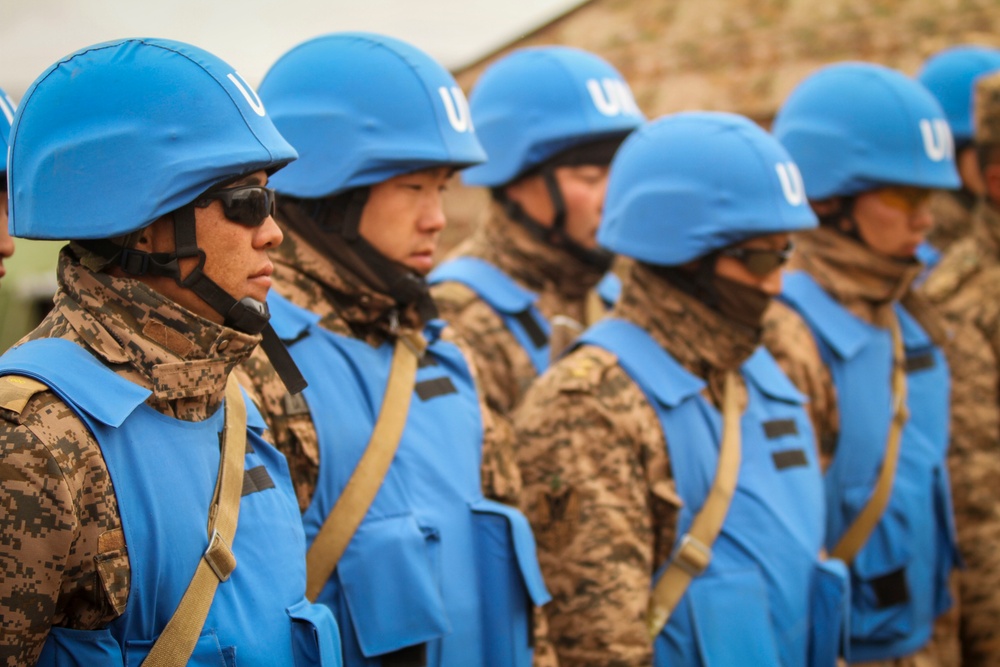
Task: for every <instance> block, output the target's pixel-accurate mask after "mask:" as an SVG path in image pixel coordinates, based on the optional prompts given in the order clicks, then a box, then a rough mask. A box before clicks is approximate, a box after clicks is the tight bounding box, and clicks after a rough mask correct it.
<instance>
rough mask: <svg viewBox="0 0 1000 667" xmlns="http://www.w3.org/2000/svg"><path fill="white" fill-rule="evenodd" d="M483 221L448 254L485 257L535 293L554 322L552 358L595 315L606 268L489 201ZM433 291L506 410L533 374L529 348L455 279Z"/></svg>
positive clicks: (490, 395) (489, 393)
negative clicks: (540, 235) (560, 245)
mask: <svg viewBox="0 0 1000 667" xmlns="http://www.w3.org/2000/svg"><path fill="white" fill-rule="evenodd" d="M490 206H491V208H490V210H489V216H488V217H487V219H486V220H485V223H484V224H483V225H482V226H480V228H479V229H478V230H477V231H476V232H475V233H474V234H473V236H472V237H471V238H469V239H468V240H467V241H466V242H465V243H463V244H461V245H460V246H458V247H457V248H456V249H455V250H454V251H453V252H452V253H451V256H470V257H478V258H480V259H483V260H485V261H487V262H489V263H490V264H492V265H494V266H496V267H497V268H499V269H500V270H502V271H503V272H504V273H506V274H507V275H509V276H511V277H512V278H513V279H514V280H515V281H517V283H518V284H520V285H521V286H522V287H524V288H526V289H528V290H531V291H532V292H535V293H536V294H538V302H537V306H538V309H539V310H540V311H541V313H542V315H543V316H544V317H545V318H546V319H547V320H548V321H549V324H550V325H551V326H552V334H551V338H550V341H549V345H550V350H551V356H552V358H553V359H555V358H557V357H558V356H559V355H560V354H561V353H562V351H563V350H564V349H565V348H566V346H567V345H569V343H570V342H571V341H572V340H573V339H574V338H576V336H578V335H579V334H580V333H581V332H582V331H583V329H584V328H586V326H587V325H588V324H590V323H591V320H593V319H594V307H595V301H594V299H595V298H596V295H594V293H593V288H594V286H595V285H597V283H598V282H599V281H600V279H601V276H602V275H603V273H602V272H601V271H600V270H598V269H595V268H594V267H591V266H588V265H586V264H584V263H583V262H581V261H580V260H579V259H577V258H576V257H574V256H573V255H571V254H569V253H568V252H566V251H565V250H560V249H559V248H555V247H553V246H550V245H548V244H545V243H543V242H541V241H539V240H538V239H537V238H535V237H534V236H532V235H531V233H530V232H528V231H527V230H526V229H525V228H524V227H522V226H521V225H519V224H517V223H516V222H514V221H512V220H510V219H509V218H508V217H507V216H506V214H505V213H504V211H503V208H502V207H501V206H500V205H499V204H497V203H495V202H494V203H492V204H491V205H490ZM431 293H432V294H433V295H434V299H435V301H437V304H438V307H439V308H440V310H441V316H442V317H443V318H444V319H445V320H447V321H448V322H449V323H450V324H452V326H454V327H455V329H456V330H457V331H458V332H459V334H461V336H462V337H463V338H464V339H465V340H466V341H468V343H469V345H470V346H471V347H472V350H473V352H474V353H475V355H476V356H477V361H478V363H479V366H480V371H481V380H482V386H483V390H484V391H485V392H486V398H487V400H488V401H489V403H490V405H491V406H492V407H494V408H495V409H496V410H497V411H498V412H500V413H501V414H507V413H509V412H510V411H511V410H512V409H513V408H514V406H515V405H516V404H517V402H518V401H519V400H520V398H521V396H523V395H524V392H525V390H526V389H527V388H528V385H530V384H531V382H532V381H534V379H535V377H536V375H537V374H536V372H535V367H534V366H532V364H531V360H530V359H529V358H528V354H527V352H525V350H524V349H523V348H522V347H521V345H520V343H518V342H517V340H516V339H515V338H514V335H513V334H512V333H511V332H510V330H508V329H507V327H506V326H505V325H504V323H503V320H502V319H500V316H499V315H497V313H496V312H495V311H494V310H493V309H492V308H491V307H490V306H489V305H488V304H487V303H486V302H485V301H483V300H482V299H480V298H478V297H477V296H476V295H475V293H473V292H472V291H471V290H469V289H468V288H465V287H464V286H462V285H458V284H456V283H443V284H441V285H437V286H435V287H434V288H433V289H432V290H431Z"/></svg>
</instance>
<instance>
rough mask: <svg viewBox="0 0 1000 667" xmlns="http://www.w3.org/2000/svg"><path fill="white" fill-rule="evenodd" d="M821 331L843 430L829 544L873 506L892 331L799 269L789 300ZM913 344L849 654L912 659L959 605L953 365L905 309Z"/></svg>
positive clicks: (888, 409)
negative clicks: (952, 579) (951, 585)
mask: <svg viewBox="0 0 1000 667" xmlns="http://www.w3.org/2000/svg"><path fill="white" fill-rule="evenodd" d="M781 298H782V299H783V300H784V301H785V302H786V303H788V304H789V305H790V306H791V307H792V308H794V309H795V310H796V311H798V312H799V313H800V314H801V315H802V317H803V318H804V319H805V321H806V323H807V324H808V325H809V327H810V328H811V329H812V332H813V335H814V337H815V339H816V342H817V344H818V346H819V350H820V354H821V355H822V358H823V362H824V363H825V364H826V365H827V367H828V368H829V369H830V372H831V374H832V376H833V382H834V385H835V386H836V389H837V401H838V403H839V411H840V435H839V438H838V440H837V449H836V453H835V455H834V458H833V463H832V464H831V465H830V468H829V469H828V470H827V471H826V479H825V482H826V498H827V508H828V515H827V536H826V544H827V547H828V548H833V546H834V545H835V544H836V543H837V541H838V540H839V539H840V537H841V536H842V535H843V534H844V532H845V531H846V530H847V528H848V527H849V526H850V525H851V523H852V522H853V521H854V519H855V517H857V515H858V513H859V512H860V511H861V509H862V508H863V507H864V506H865V505H866V504H867V502H868V499H869V498H870V496H871V494H872V491H873V490H874V488H875V480H876V478H877V476H878V472H879V470H880V468H881V465H882V460H883V458H884V456H885V445H886V440H887V439H888V433H889V423H890V420H891V415H892V406H891V401H892V396H891V372H892V337H891V334H890V332H889V331H887V330H884V329H880V328H877V327H875V326H873V325H871V324H868V323H867V322H864V321H863V320H861V319H859V318H858V317H856V316H855V315H853V314H852V313H850V312H849V311H848V310H846V309H845V308H844V307H843V306H841V305H840V304H839V303H837V302H836V301H835V300H834V299H833V298H832V297H831V296H830V295H829V294H827V293H826V292H825V291H824V290H823V289H822V288H821V287H820V286H819V285H818V284H817V283H816V282H815V281H814V280H813V278H812V277H811V276H809V275H808V274H807V273H804V272H798V271H796V272H792V273H790V274H788V275H787V276H786V277H785V285H784V293H783V294H782V297H781ZM895 310H896V315H897V317H898V319H899V324H900V329H901V333H902V336H903V344H904V347H905V351H906V370H907V375H906V380H907V406H908V408H909V413H910V418H909V420H908V421H907V422H906V425H905V427H904V428H903V434H902V443H901V447H900V458H899V467H898V469H897V472H896V478H895V481H894V484H893V488H892V495H891V496H890V499H889V505H888V507H887V508H886V510H885V513H884V514H883V515H882V519H881V520H880V521H879V523H878V524H877V525H876V527H875V529H874V531H873V532H872V535H871V537H870V538H869V539H868V542H867V543H866V544H865V546H864V547H863V548H862V549H861V551H860V552H858V555H857V557H856V558H855V559H854V562H853V563H852V564H851V588H852V594H851V598H852V606H853V610H852V611H853V613H852V616H851V642H850V658H851V660H853V661H868V660H885V659H892V658H898V657H903V656H906V655H910V654H911V653H913V652H915V651H917V650H918V649H920V648H921V647H922V646H923V645H924V644H926V643H927V642H928V641H929V639H930V637H931V631H932V626H933V623H934V619H935V618H936V617H937V616H938V615H939V614H941V613H942V612H944V611H945V610H947V609H948V608H949V607H950V606H951V598H950V595H949V593H948V576H949V574H950V572H951V571H952V569H953V568H954V567H955V566H956V565H957V564H958V556H957V552H956V546H955V538H954V535H955V528H954V523H953V517H952V508H951V493H950V489H949V480H948V471H947V467H946V464H945V457H946V453H947V448H948V421H949V384H950V383H949V373H948V366H947V362H946V361H945V358H944V355H943V354H942V353H941V350H940V349H938V348H937V347H936V346H935V345H934V344H933V343H932V342H931V340H930V338H929V337H928V336H927V334H926V332H924V330H923V329H922V328H921V327H920V325H919V324H918V323H917V321H916V320H915V319H913V317H912V316H911V315H910V314H909V313H907V312H906V310H905V309H904V308H903V307H902V306H901V305H899V304H896V307H895Z"/></svg>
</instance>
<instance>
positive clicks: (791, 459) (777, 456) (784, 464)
mask: <svg viewBox="0 0 1000 667" xmlns="http://www.w3.org/2000/svg"><path fill="white" fill-rule="evenodd" d="M771 458H772V459H774V467H775V468H777V469H778V470H784V469H785V468H798V467H800V466H807V465H809V459H807V458H806V452H805V450H803V449H786V450H784V451H781V452H772V453H771Z"/></svg>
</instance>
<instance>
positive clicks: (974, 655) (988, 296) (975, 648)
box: [924, 73, 1000, 667]
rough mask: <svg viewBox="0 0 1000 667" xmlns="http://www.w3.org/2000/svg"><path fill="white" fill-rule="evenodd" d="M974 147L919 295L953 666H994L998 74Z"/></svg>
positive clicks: (984, 93)
mask: <svg viewBox="0 0 1000 667" xmlns="http://www.w3.org/2000/svg"><path fill="white" fill-rule="evenodd" d="M975 99H976V104H975V110H976V118H975V128H976V130H975V131H976V145H977V147H978V151H979V159H980V169H981V171H982V173H981V178H982V180H983V182H984V183H985V186H986V197H985V200H984V201H981V202H980V203H979V205H978V206H977V208H976V209H975V212H974V214H973V220H972V233H971V235H970V236H969V237H968V238H965V239H962V240H960V241H958V242H956V243H955V244H954V245H952V246H951V247H950V248H949V249H948V252H946V253H945V256H944V258H943V259H942V260H941V263H940V264H939V265H938V266H937V268H936V269H935V270H934V272H933V273H932V274H931V276H930V278H929V279H928V281H927V283H926V285H925V287H924V294H925V295H926V296H927V297H928V298H930V300H931V301H933V302H935V303H936V304H938V305H939V306H940V307H941V308H943V309H944V311H945V313H946V314H947V315H948V316H949V318H950V319H951V320H952V324H953V332H954V335H953V338H952V339H951V340H950V341H949V345H948V347H947V352H948V360H949V362H950V363H951V368H952V378H953V384H952V439H951V448H950V450H949V456H948V460H949V467H950V470H951V478H952V484H953V497H954V499H955V517H956V519H957V524H958V537H959V541H958V543H959V547H960V548H961V552H962V559H963V560H964V561H965V570H964V571H962V572H961V573H960V574H959V584H960V586H959V593H960V596H959V600H960V604H959V609H960V612H961V621H960V637H961V645H962V664H963V665H965V666H966V667H986V666H987V665H997V664H1000V633H998V630H997V619H1000V592H998V591H997V585H996V577H997V573H998V572H1000V558H998V555H997V550H996V543H997V538H998V536H1000V502H998V501H997V487H998V484H1000V457H998V456H997V451H996V444H997V441H998V439H1000V410H998V406H1000V396H998V393H997V392H998V388H1000V382H998V377H1000V360H998V359H997V350H998V349H1000V338H998V332H1000V292H998V290H997V284H998V282H997V281H998V279H1000V73H993V74H990V75H989V76H987V77H984V78H981V79H980V80H979V83H978V85H977V88H976V96H975Z"/></svg>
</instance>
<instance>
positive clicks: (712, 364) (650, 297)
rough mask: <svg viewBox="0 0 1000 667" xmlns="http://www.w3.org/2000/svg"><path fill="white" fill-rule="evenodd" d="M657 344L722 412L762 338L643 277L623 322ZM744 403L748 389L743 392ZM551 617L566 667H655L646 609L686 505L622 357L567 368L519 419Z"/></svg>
mask: <svg viewBox="0 0 1000 667" xmlns="http://www.w3.org/2000/svg"><path fill="white" fill-rule="evenodd" d="M611 316H612V317H618V318H621V319H624V320H627V321H629V322H633V323H635V324H637V325H638V326H640V327H642V328H643V329H645V330H646V331H648V332H650V334H651V335H652V336H653V338H654V339H655V340H656V341H657V342H658V343H659V344H660V345H662V346H663V347H664V348H665V349H666V350H667V351H668V352H670V354H671V355H673V357H674V358H675V359H676V360H677V361H678V362H679V363H680V364H682V365H683V366H684V367H685V368H686V369H687V370H689V371H690V372H691V373H693V374H694V375H697V376H698V377H701V378H703V379H705V380H706V381H707V385H708V388H707V389H706V390H705V395H706V398H708V399H709V400H710V401H712V403H713V404H715V405H716V406H718V405H720V403H721V396H722V383H723V377H724V375H725V372H726V371H727V370H729V369H733V368H737V367H739V366H740V365H741V364H742V362H743V361H744V360H746V358H747V357H749V356H750V354H751V353H752V352H753V350H754V349H756V347H757V342H758V341H757V336H756V335H755V334H754V333H753V332H751V331H749V330H748V329H746V328H744V327H738V326H736V325H734V324H732V323H730V322H728V321H726V320H725V319H724V318H722V317H721V316H720V315H718V314H717V313H716V312H715V311H713V310H711V309H709V308H707V307H706V306H705V305H703V304H702V303H700V302H699V301H697V300H695V299H694V298H692V297H691V296H688V295H686V294H684V293H683V292H681V291H679V290H678V289H677V288H675V287H673V286H671V285H670V284H669V283H667V282H666V281H664V280H663V279H662V278H660V277H658V276H657V275H656V274H655V273H653V272H652V271H650V270H649V269H648V268H647V267H645V266H643V265H641V264H636V265H633V266H632V267H631V268H630V270H629V273H628V274H627V276H626V277H625V280H624V284H623V290H622V298H621V301H620V303H619V304H618V305H617V306H616V307H615V308H614V310H613V311H612V313H611ZM740 393H741V396H740V400H741V401H745V400H746V389H745V388H744V387H743V385H742V383H741V384H740ZM513 420H514V425H515V428H516V430H517V434H518V438H519V440H518V442H519V445H518V460H519V462H520V464H521V470H522V475H523V478H524V489H525V490H524V495H525V499H526V502H527V508H528V513H529V518H530V520H531V522H532V525H533V527H534V529H535V536H536V538H537V540H538V548H539V559H540V562H541V565H542V571H543V573H544V574H545V578H546V582H547V583H548V586H549V591H550V592H551V593H552V596H553V601H552V602H551V603H549V605H548V606H547V607H546V609H547V611H548V617H549V629H550V636H551V639H552V642H553V644H554V645H555V646H556V650H557V652H558V654H559V661H560V664H561V665H562V667H585V666H586V667H598V666H599V667H633V666H638V665H651V664H652V656H653V650H652V643H651V642H650V641H649V638H648V635H647V631H646V622H645V618H646V608H647V605H648V602H649V593H650V587H651V585H652V580H653V574H654V572H655V571H656V569H657V568H658V567H659V566H660V565H662V564H663V563H665V562H666V561H667V559H668V558H669V556H670V553H671V550H672V547H673V544H674V540H675V536H676V525H677V515H678V510H679V509H680V507H681V505H682V501H681V499H680V496H679V495H678V493H677V488H676V485H675V482H674V479H673V475H672V472H671V468H670V461H669V456H668V450H667V445H666V442H665V439H664V434H663V431H662V428H661V426H660V422H659V419H658V418H657V415H656V412H655V410H654V408H653V407H652V406H651V405H650V404H649V403H648V402H647V400H646V398H645V395H644V394H643V392H642V390H641V389H640V388H639V386H638V385H637V384H635V382H634V381H633V380H632V379H631V378H630V377H629V376H628V375H627V374H626V373H625V371H624V370H623V369H622V368H621V366H620V365H619V364H618V362H617V359H616V357H615V355H613V354H612V353H610V352H608V351H606V350H603V349H601V348H598V347H594V346H582V347H579V348H577V349H576V350H574V351H573V352H571V353H570V354H568V355H567V356H566V357H565V358H563V359H561V360H560V361H558V362H556V363H555V364H554V365H553V367H552V368H550V369H549V370H548V371H547V372H546V373H545V374H543V375H542V376H541V377H540V378H539V379H538V380H537V381H536V382H535V383H534V384H533V385H532V387H531V388H530V389H529V390H528V393H527V394H526V395H525V398H524V401H523V402H522V403H521V405H520V406H519V407H518V408H516V409H515V411H514V413H513Z"/></svg>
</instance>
